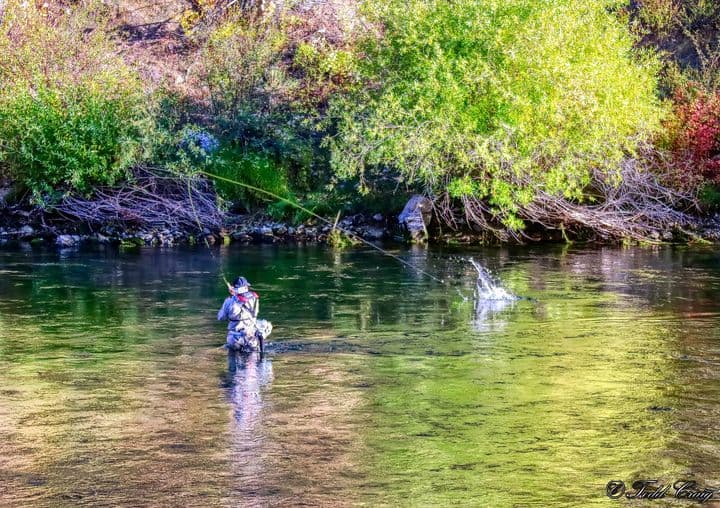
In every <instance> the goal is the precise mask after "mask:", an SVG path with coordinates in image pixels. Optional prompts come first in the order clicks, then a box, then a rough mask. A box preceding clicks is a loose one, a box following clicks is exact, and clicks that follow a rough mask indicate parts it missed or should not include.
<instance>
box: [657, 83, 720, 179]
mask: <svg viewBox="0 0 720 508" xmlns="http://www.w3.org/2000/svg"><path fill="white" fill-rule="evenodd" d="M674 99H675V118H674V120H673V121H672V122H671V124H670V125H669V126H668V127H669V130H670V134H671V148H672V152H673V155H674V159H675V160H674V165H675V166H676V168H678V169H679V168H683V169H684V170H683V174H679V175H677V176H678V177H679V178H680V180H681V181H682V183H685V184H688V183H693V182H697V181H698V180H706V181H712V182H715V183H720V94H719V93H717V92H708V91H705V90H703V89H701V88H699V86H697V85H694V86H692V87H690V88H689V89H688V90H677V91H676V92H675V97H674Z"/></svg>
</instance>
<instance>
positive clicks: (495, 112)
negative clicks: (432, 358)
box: [332, 0, 661, 226]
mask: <svg viewBox="0 0 720 508" xmlns="http://www.w3.org/2000/svg"><path fill="white" fill-rule="evenodd" d="M368 9H369V12H368V15H369V16H371V17H372V19H374V20H376V21H377V22H378V23H380V24H381V25H382V27H383V30H382V36H381V37H373V38H372V39H369V40H367V41H366V42H365V53H366V58H365V59H364V60H363V67H362V73H363V74H362V78H363V80H364V83H365V86H363V87H361V88H359V89H358V91H357V93H355V94H354V95H352V96H350V97H349V98H339V99H338V100H337V101H335V103H334V113H335V114H336V115H337V116H338V117H339V134H338V136H337V138H336V139H334V140H333V142H332V147H333V163H334V166H335V168H336V169H337V171H338V172H339V173H340V174H341V175H345V176H351V175H358V174H359V175H360V176H361V177H362V176H363V175H364V174H365V172H366V171H368V170H372V169H377V168H384V167H386V166H391V167H396V168H399V169H400V170H401V172H402V174H403V175H404V177H405V178H406V179H408V180H410V181H413V182H419V183H421V184H423V185H425V186H426V187H427V188H428V189H430V191H431V192H438V191H442V190H443V189H445V188H447V189H448V190H449V191H450V193H451V194H453V195H455V196H458V197H459V196H462V195H467V194H470V195H474V196H476V197H479V198H482V199H487V200H489V201H490V203H491V204H492V205H494V207H495V210H496V212H497V213H498V214H500V215H501V216H503V217H504V218H505V219H506V221H507V223H508V224H509V225H512V226H518V224H517V222H516V221H513V220H512V212H513V211H514V210H515V209H516V208H517V206H518V205H521V204H526V203H528V202H530V201H531V200H532V199H533V196H534V189H536V188H537V187H542V188H544V189H546V190H547V191H549V192H551V193H560V194H563V195H565V196H567V197H574V198H580V197H582V194H583V189H584V188H585V186H586V185H588V183H589V182H590V175H591V172H592V171H593V170H596V169H602V170H604V171H606V172H613V171H616V170H617V168H618V164H619V162H620V160H621V159H622V157H623V156H624V155H625V154H626V153H628V152H631V151H632V150H633V148H634V147H635V146H636V143H637V140H638V139H640V138H643V137H647V136H648V135H649V134H651V133H653V132H655V131H656V130H657V129H658V126H659V120H660V115H661V110H660V108H659V106H658V102H657V100H656V99H655V96H654V90H655V78H654V74H653V71H654V68H655V66H654V62H653V61H652V59H650V58H642V59H641V58H640V57H638V56H633V55H632V54H631V50H632V44H633V40H632V38H631V37H630V35H629V34H628V32H627V29H626V28H624V27H623V26H622V25H621V24H620V23H619V22H618V20H617V19H616V18H615V17H614V15H613V14H611V13H609V12H608V11H607V10H606V9H604V7H603V5H601V4H599V3H598V2H591V1H584V0H564V1H560V2H534V1H530V0H513V1H504V0H503V1H500V0H485V1H481V2H478V1H475V0H461V1H459V2H453V3H448V2H444V1H440V0H414V1H411V2H405V1H402V2H401V1H390V2H383V3H377V4H372V5H369V7H368Z"/></svg>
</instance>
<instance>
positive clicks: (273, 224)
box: [0, 208, 720, 248]
mask: <svg viewBox="0 0 720 508" xmlns="http://www.w3.org/2000/svg"><path fill="white" fill-rule="evenodd" d="M171 222H172V221H171V220H168V223H171ZM436 224H437V221H435V220H431V221H430V222H429V225H428V229H427V232H428V235H429V236H428V238H427V242H428V243H430V244H435V245H479V244H497V243H498V241H497V238H494V237H491V236H488V235H487V233H478V232H476V231H473V230H471V229H469V228H464V229H463V228H459V229H458V230H449V229H447V228H439V227H436ZM337 229H338V230H339V231H340V232H341V233H343V234H344V235H345V236H349V237H351V238H352V237H359V238H362V239H364V240H366V241H370V242H378V241H396V242H408V243H410V242H412V241H413V239H412V237H411V235H410V234H409V233H408V231H407V230H406V228H405V227H403V226H402V225H401V223H400V222H399V220H398V216H397V215H396V214H394V213H375V214H372V215H369V214H362V213H357V214H352V215H349V216H347V217H344V218H341V219H340V220H339V221H338V223H337ZM332 231H333V226H332V225H330V224H329V223H323V222H322V221H320V220H317V219H313V220H309V221H306V222H304V223H302V224H293V223H290V222H287V221H277V220H274V219H272V218H270V217H268V216H267V215H263V214H252V215H228V216H227V217H226V220H225V223H224V224H223V226H221V227H216V228H208V227H204V228H203V229H202V231H201V230H200V229H199V228H188V227H183V226H172V225H170V224H168V225H167V226H166V227H136V226H132V225H120V224H94V225H93V224H87V223H80V222H77V221H74V220H69V219H63V218H61V217H58V216H50V215H47V214H43V213H42V212H41V211H39V210H37V209H10V208H6V209H4V210H0V246H2V245H6V244H9V243H18V242H25V243H30V244H33V245H50V246H56V247H58V248H69V247H75V246H79V245H81V244H92V243H97V244H108V245H116V246H120V247H123V248H132V247H140V246H158V247H172V246H178V245H194V244H198V243H205V242H206V241H207V243H209V244H211V245H215V244H225V245H227V244H231V243H239V244H245V245H249V244H263V243H265V244H294V243H298V244H315V243H317V244H326V243H328V242H332V240H329V237H330V236H331V233H332ZM524 239H525V242H524V243H528V244H537V243H558V242H560V243H562V242H568V241H577V242H581V243H592V244H617V243H620V242H621V241H622V240H618V239H613V238H604V237H601V236H598V235H594V234H592V233H591V232H588V233H587V235H574V236H571V237H568V235H567V234H566V232H564V231H562V230H558V229H547V228H542V227H539V226H535V227H533V226H530V227H529V228H527V230H526V231H525V237H524ZM653 240H654V241H656V242H657V243H676V244H682V243H692V242H710V243H720V213H717V214H714V215H711V216H707V217H696V219H695V222H694V223H693V224H690V225H689V226H686V227H683V228H679V227H678V228H675V229H668V230H666V231H658V232H657V233H656V234H655V235H653ZM512 243H517V242H512Z"/></svg>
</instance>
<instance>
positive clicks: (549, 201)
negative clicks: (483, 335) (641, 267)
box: [441, 160, 699, 242]
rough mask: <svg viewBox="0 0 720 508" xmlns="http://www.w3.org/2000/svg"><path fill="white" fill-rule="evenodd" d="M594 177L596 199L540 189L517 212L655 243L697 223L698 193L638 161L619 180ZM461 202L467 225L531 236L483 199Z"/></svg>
mask: <svg viewBox="0 0 720 508" xmlns="http://www.w3.org/2000/svg"><path fill="white" fill-rule="evenodd" d="M594 182H595V186H594V194H596V197H597V200H596V202H595V203H596V204H583V203H578V202H575V201H571V200H568V199H566V198H565V197H563V196H561V195H557V194H551V193H549V192H547V191H544V190H542V189H540V190H538V191H537V192H536V196H535V199H534V200H533V201H532V202H531V203H529V204H527V205H524V206H521V207H520V208H519V209H518V211H517V216H518V217H519V218H521V219H523V220H524V221H525V222H526V223H533V224H538V225H540V226H542V227H543V228H545V229H547V230H559V231H563V232H570V233H575V234H579V233H587V232H593V233H595V234H596V235H599V236H600V237H602V238H603V239H614V240H619V239H631V240H636V241H645V242H653V241H658V240H659V239H660V238H661V236H662V234H663V233H665V232H668V231H672V230H681V231H684V232H686V233H687V231H685V230H684V228H687V227H689V226H691V225H692V224H693V223H694V222H695V221H694V218H693V215H691V213H690V212H691V211H693V210H695V211H698V210H699V208H698V205H697V201H696V199H695V198H694V196H692V195H689V194H684V193H681V192H678V191H675V190H672V189H670V188H668V187H666V186H664V185H663V184H662V183H660V182H659V181H658V179H657V178H656V177H655V175H653V174H652V173H651V172H648V171H643V170H642V169H641V168H639V167H638V166H637V163H636V162H635V161H633V160H629V161H626V163H625V164H624V165H623V167H622V171H621V179H620V181H619V182H614V181H612V180H611V179H609V178H608V177H606V176H605V175H603V174H601V173H597V174H595V175H594ZM525 185H527V182H525ZM462 204H463V210H464V214H465V219H466V223H467V224H468V225H470V226H474V227H476V228H480V229H481V230H483V231H486V232H489V233H491V234H492V235H494V236H495V237H496V238H498V239H499V240H501V241H507V240H515V241H522V240H523V239H530V237H529V236H528V235H527V234H526V233H524V232H522V231H513V230H510V229H508V228H506V227H503V226H502V225H501V224H500V222H499V220H498V217H497V216H496V215H494V214H493V213H492V212H491V210H490V209H489V207H488V205H487V203H486V202H485V201H484V200H482V199H479V198H476V197H472V196H467V197H464V198H463V199H462ZM441 208H442V209H443V213H442V215H441V218H442V219H444V221H447V217H448V215H450V214H452V211H451V210H450V208H449V204H448V201H447V200H445V201H443V206H442V207H441ZM688 234H689V233H688Z"/></svg>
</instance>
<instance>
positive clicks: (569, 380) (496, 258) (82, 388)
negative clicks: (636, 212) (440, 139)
mask: <svg viewBox="0 0 720 508" xmlns="http://www.w3.org/2000/svg"><path fill="white" fill-rule="evenodd" d="M393 252H394V253H395V254H397V255H399V256H401V257H402V258H404V259H406V260H407V261H408V262H410V263H412V264H413V265H415V266H417V267H419V268H421V269H422V270H426V271H428V272H430V273H433V274H437V275H438V276H439V277H442V278H443V279H445V281H446V284H445V285H441V284H438V283H437V282H434V281H433V280H431V279H429V278H428V277H424V276H421V275H418V274H417V273H415V272H413V271H411V270H409V269H406V268H404V267H402V265H400V264H398V263H397V262H396V261H395V260H393V259H391V258H389V257H387V256H383V255H381V254H379V253H376V252H374V251H368V250H352V251H346V252H342V253H337V252H333V251H331V250H325V249H321V248H312V247H299V248H296V247H293V248H279V247H274V246H259V247H245V248H243V247H230V248H223V249H218V250H216V251H215V255H214V256H211V255H210V252H209V251H208V250H202V249H196V250H161V249H148V250H140V251H138V252H125V253H118V252H114V251H112V250H98V251H87V252H73V251H63V252H60V253H58V252H54V251H42V250H31V249H27V250H5V251H0V505H3V506H78V505H81V506H82V505H87V506H115V505H122V506H140V505H142V506H298V505H307V506H360V505H367V506H451V505H455V506H499V507H502V506H623V505H625V504H630V503H631V502H629V501H622V500H620V501H615V500H610V499H608V498H607V497H606V496H605V485H606V484H607V482H608V481H610V480H623V481H625V482H627V483H628V484H629V483H632V481H633V480H636V479H642V478H658V479H661V480H663V481H674V480H678V479H690V480H697V481H698V482H699V483H701V484H703V485H704V486H710V487H720V252H719V251H718V250H717V249H715V250H713V249H702V248H697V249H679V248H678V249H672V248H662V249H596V250H583V249H574V248H566V247H558V248H554V247H550V248H548V247H545V248H542V249H519V248H518V249H487V250H477V251H472V252H470V251H463V252H461V251H452V252H450V251H440V250H430V251H426V250H422V249H419V250H394V251H393ZM469 256H473V257H474V258H475V259H476V260H478V261H480V262H481V263H482V264H483V265H485V266H487V267H489V268H490V269H491V270H492V271H493V273H494V274H495V275H496V276H497V277H498V279H499V280H500V281H502V284H503V286H505V287H506V288H508V289H510V290H511V291H513V292H515V293H516V294H520V295H524V296H527V297H531V298H532V300H522V301H518V302H516V303H514V304H498V303H494V304H483V305H479V306H478V307H477V308H475V306H474V305H473V302H472V301H471V300H468V301H465V300H463V298H461V294H462V295H467V296H471V295H472V288H473V283H474V278H475V271H474V269H473V268H472V266H470V265H469V263H467V262H466V261H465V260H464V259H463V258H467V257H469ZM220 267H222V269H223V270H224V271H225V273H226V274H227V276H228V277H231V276H236V275H240V274H242V275H245V276H246V277H247V278H248V279H249V280H250V281H252V282H253V283H255V289H256V291H257V292H259V293H260V295H261V309H260V311H261V312H260V314H261V317H263V318H266V319H269V320H271V321H272V322H273V324H274V326H275V330H274V333H273V336H272V337H271V338H270V341H271V342H272V344H271V346H270V353H269V354H268V355H266V357H265V358H262V359H260V358H257V357H250V358H234V357H231V358H228V356H227V353H226V352H225V351H224V350H223V349H222V348H220V347H219V346H221V345H222V344H223V342H224V326H223V325H222V324H219V323H217V322H216V321H215V313H216V312H217V309H218V308H219V307H220V305H221V303H222V300H223V298H224V297H225V296H226V291H225V289H224V288H223V285H222V281H221V279H220V275H219V274H220ZM648 503H650V504H653V505H656V506H662V505H668V504H669V505H678V506H688V505H689V503H688V502H687V501H683V502H681V501H674V500H669V499H666V500H664V501H654V502H653V501H645V502H644V504H648ZM634 505H637V502H635V503H634Z"/></svg>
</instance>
